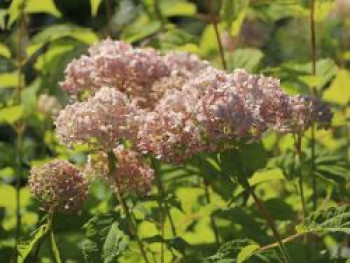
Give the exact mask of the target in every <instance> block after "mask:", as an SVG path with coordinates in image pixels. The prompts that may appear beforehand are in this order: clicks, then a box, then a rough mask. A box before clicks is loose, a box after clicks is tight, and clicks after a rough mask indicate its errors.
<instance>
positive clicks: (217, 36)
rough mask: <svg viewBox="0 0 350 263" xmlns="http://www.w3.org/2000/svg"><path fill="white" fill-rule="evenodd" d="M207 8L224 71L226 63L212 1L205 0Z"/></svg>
mask: <svg viewBox="0 0 350 263" xmlns="http://www.w3.org/2000/svg"><path fill="white" fill-rule="evenodd" d="M207 7H208V11H209V16H210V21H211V23H212V24H213V27H214V31H215V36H216V41H217V42H218V46H219V51H220V58H221V63H222V67H223V69H224V70H227V63H226V60H225V52H224V48H223V46H222V43H221V38H220V33H219V28H218V23H217V19H216V18H215V13H214V10H213V1H212V0H207Z"/></svg>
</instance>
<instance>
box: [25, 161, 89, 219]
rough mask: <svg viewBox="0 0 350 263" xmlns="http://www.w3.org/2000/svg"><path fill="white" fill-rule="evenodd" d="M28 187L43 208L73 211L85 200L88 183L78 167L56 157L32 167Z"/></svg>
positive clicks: (51, 210)
mask: <svg viewBox="0 0 350 263" xmlns="http://www.w3.org/2000/svg"><path fill="white" fill-rule="evenodd" d="M29 189H30V190H31V192H32V193H33V194H34V195H35V196H36V197H37V198H38V199H39V201H40V202H42V208H43V210H45V211H47V212H50V213H53V212H57V211H61V212H74V211H77V210H79V209H80V208H81V206H82V204H83V202H84V201H85V200H86V198H87V194H88V189H89V184H88V181H87V180H86V179H85V178H84V176H83V174H82V173H81V172H80V171H79V169H78V168H76V167H75V166H74V165H72V164H70V163H69V162H67V161H65V160H58V159H57V160H53V161H51V162H49V163H46V164H44V165H42V166H38V167H34V168H32V170H31V176H30V177H29Z"/></svg>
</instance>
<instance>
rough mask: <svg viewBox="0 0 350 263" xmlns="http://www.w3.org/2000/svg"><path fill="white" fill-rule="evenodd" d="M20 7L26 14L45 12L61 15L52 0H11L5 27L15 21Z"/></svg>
mask: <svg viewBox="0 0 350 263" xmlns="http://www.w3.org/2000/svg"><path fill="white" fill-rule="evenodd" d="M23 7H24V8H23ZM21 9H22V10H24V13H27V14H36V13H45V14H50V15H53V16H56V17H60V16H61V13H60V12H59V11H58V10H57V8H56V6H55V3H54V1H53V0H45V1H42V0H13V1H12V3H11V5H10V7H9V9H8V14H9V20H8V23H7V27H10V26H11V25H12V24H13V22H15V21H16V19H17V18H18V16H19V15H20V12H21Z"/></svg>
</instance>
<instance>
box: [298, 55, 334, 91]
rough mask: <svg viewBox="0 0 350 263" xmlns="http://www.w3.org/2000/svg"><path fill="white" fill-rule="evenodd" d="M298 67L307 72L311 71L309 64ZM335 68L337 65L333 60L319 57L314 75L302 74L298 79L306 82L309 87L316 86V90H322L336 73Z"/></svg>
mask: <svg viewBox="0 0 350 263" xmlns="http://www.w3.org/2000/svg"><path fill="white" fill-rule="evenodd" d="M298 69H299V70H302V71H304V72H306V73H309V72H311V64H310V63H307V64H304V65H300V67H299V68H298ZM337 70H338V67H337V65H336V64H335V62H334V60H332V59H330V58H325V59H320V60H318V61H317V63H316V76H313V75H303V76H301V77H299V79H300V80H301V81H303V82H304V83H306V84H307V85H308V87H309V88H314V87H316V88H317V89H318V90H322V89H323V88H324V87H325V86H326V84H327V83H329V82H330V81H331V80H332V78H333V77H334V76H335V75H336V73H337Z"/></svg>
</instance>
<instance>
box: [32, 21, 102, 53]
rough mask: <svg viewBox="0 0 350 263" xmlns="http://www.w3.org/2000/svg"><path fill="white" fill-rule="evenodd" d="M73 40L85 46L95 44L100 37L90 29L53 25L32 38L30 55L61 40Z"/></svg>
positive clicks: (68, 25)
mask: <svg viewBox="0 0 350 263" xmlns="http://www.w3.org/2000/svg"><path fill="white" fill-rule="evenodd" d="M66 37H68V38H72V39H75V40H78V41H80V42H82V43H84V44H88V45H90V44H94V43H96V42H97V41H98V36H97V35H96V33H95V32H93V31H92V30H91V29H89V28H84V27H78V26H75V25H70V24H61V25H53V26H49V27H46V28H45V29H43V30H42V31H41V32H40V33H38V34H37V35H35V36H34V37H33V38H32V41H31V43H30V45H29V46H28V48H27V51H28V55H32V54H33V53H35V52H36V51H37V50H39V49H40V48H41V47H42V46H43V45H44V44H47V43H50V42H52V41H54V40H57V39H61V38H66Z"/></svg>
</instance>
